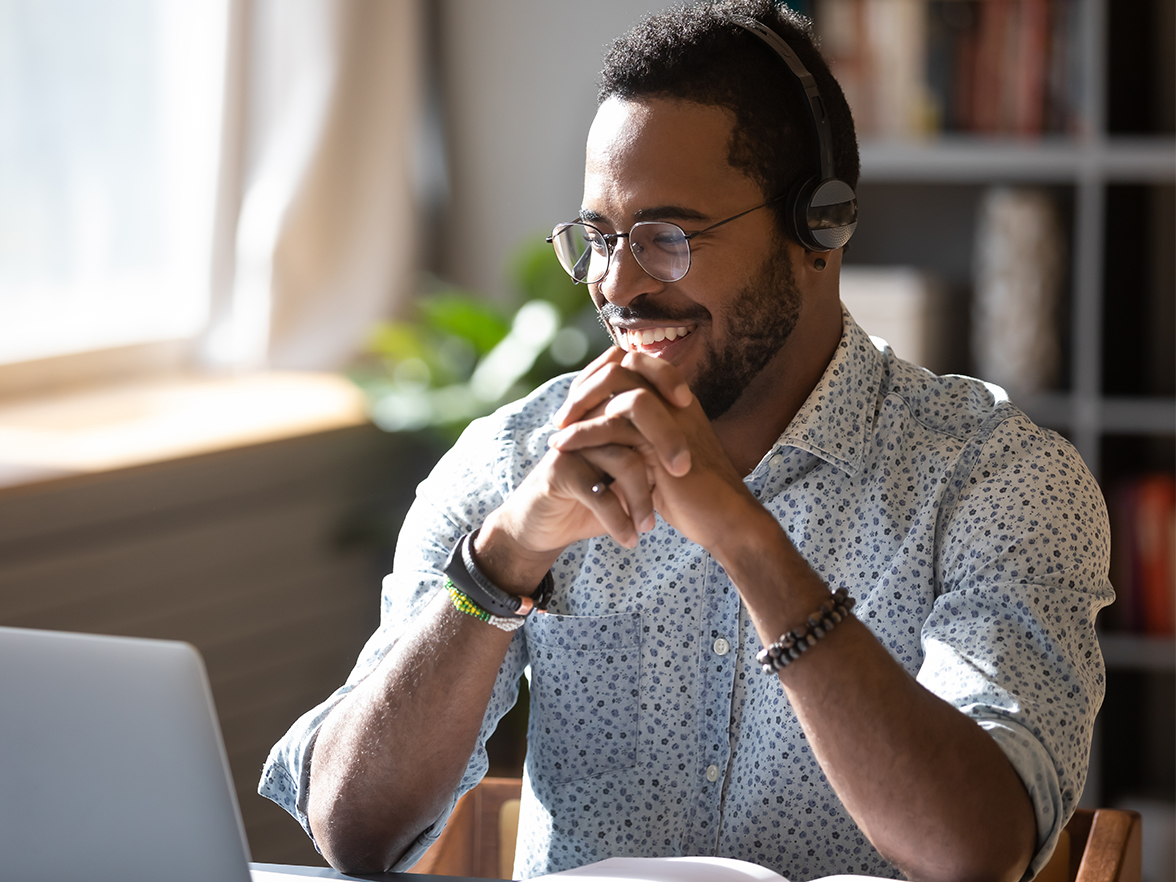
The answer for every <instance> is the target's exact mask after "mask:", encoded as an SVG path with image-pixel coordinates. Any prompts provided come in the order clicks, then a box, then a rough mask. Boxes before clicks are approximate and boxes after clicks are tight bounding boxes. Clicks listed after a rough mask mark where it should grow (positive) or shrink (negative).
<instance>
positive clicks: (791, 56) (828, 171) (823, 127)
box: [730, 15, 835, 181]
mask: <svg viewBox="0 0 1176 882" xmlns="http://www.w3.org/2000/svg"><path fill="white" fill-rule="evenodd" d="M730 19H731V21H732V22H733V23H734V24H737V25H739V26H740V27H741V28H743V29H745V30H748V31H751V33H753V34H755V35H756V36H757V37H759V38H760V39H761V40H763V41H764V42H765V43H767V44H768V45H769V46H771V47H772V49H774V50H775V51H776V54H777V55H779V56H780V57H781V58H782V59H784V63H785V64H787V65H788V69H789V70H791V71H792V73H793V74H795V75H796V78H797V79H798V80H800V85H801V87H802V88H803V89H804V94H805V96H806V97H807V98H808V107H809V113H810V114H811V115H812V118H813V126H814V127H815V128H816V130H817V146H818V148H819V152H820V161H821V180H822V181H823V180H826V179H828V178H832V177H835V175H834V174H833V132H832V130H831V129H830V128H829V115H828V114H827V113H826V112H825V102H824V101H822V100H821V93H820V91H819V90H818V89H817V80H816V78H815V77H814V76H813V75H812V74H811V73H809V70H808V68H807V67H805V66H804V64H803V63H802V62H801V60H800V58H798V57H797V55H796V53H795V52H793V51H792V47H791V46H789V45H788V44H787V43H785V42H784V38H783V37H781V36H780V35H779V34H777V33H776V32H775V31H773V30H772V29H771V28H769V27H768V26H767V25H765V24H763V23H762V22H759V21H756V20H755V19H754V18H750V17H748V16H746V15H732V16H731V17H730Z"/></svg>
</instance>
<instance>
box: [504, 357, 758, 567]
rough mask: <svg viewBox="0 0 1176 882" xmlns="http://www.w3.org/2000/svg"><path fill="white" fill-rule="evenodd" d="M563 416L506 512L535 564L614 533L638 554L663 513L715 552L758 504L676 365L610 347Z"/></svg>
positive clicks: (577, 384) (583, 376)
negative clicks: (746, 509)
mask: <svg viewBox="0 0 1176 882" xmlns="http://www.w3.org/2000/svg"><path fill="white" fill-rule="evenodd" d="M554 419H555V423H556V425H557V426H558V427H559V431H557V432H556V433H555V434H554V435H552V436H551V438H550V441H549V448H550V449H549V450H548V452H547V454H546V455H545V456H544V457H543V459H542V460H541V461H540V462H539V464H538V465H537V466H536V468H535V469H534V470H533V471H532V472H531V473H530V474H529V475H528V476H527V478H526V479H525V480H524V481H523V483H522V484H521V485H520V486H519V488H518V489H517V490H516V491H515V492H514V493H513V494H511V496H510V498H509V499H508V500H507V501H506V503H505V504H504V505H503V507H502V508H501V509H500V510H499V511H498V512H496V515H498V519H497V520H498V521H499V524H500V525H501V524H508V525H509V526H510V529H509V530H508V532H509V533H510V534H511V536H512V538H513V540H514V543H512V544H516V552H520V551H521V552H523V553H525V554H526V556H528V557H530V558H532V559H539V558H550V559H554V557H556V556H558V554H559V553H560V552H562V550H563V549H564V548H566V547H567V546H568V545H570V544H572V543H573V542H578V541H580V540H582V539H586V538H590V537H592V536H601V535H604V534H608V535H610V536H611V537H612V538H613V539H615V540H616V541H617V542H618V543H620V544H621V545H624V546H625V547H628V548H632V547H634V546H636V545H637V542H638V540H639V538H640V534H641V533H642V532H646V531H648V530H651V529H653V526H654V521H655V517H654V516H655V512H656V513H657V514H660V515H661V516H662V518H663V519H664V520H665V521H666V522H667V523H669V524H670V525H671V526H673V527H674V528H675V529H677V530H678V531H679V532H681V533H682V534H683V535H685V536H687V537H688V538H689V539H691V541H693V542H696V543H697V544H699V545H701V546H703V547H704V548H711V549H713V548H714V547H715V545H716V544H717V543H720V542H721V541H722V537H723V535H724V533H726V532H729V531H730V530H732V529H733V528H734V526H735V525H736V524H737V523H738V520H739V518H738V517H737V514H738V510H739V508H740V507H741V506H746V505H748V503H750V504H751V505H755V506H757V507H758V503H757V502H756V501H755V499H754V497H752V496H751V494H750V493H749V492H748V491H747V489H746V487H745V486H744V484H743V480H742V476H741V475H739V474H738V473H737V472H736V469H735V467H734V466H733V465H732V464H731V461H730V459H729V458H728V457H727V454H726V453H725V451H724V450H723V448H722V445H721V443H720V441H719V439H718V437H717V436H716V435H715V432H714V429H713V428H712V426H711V423H710V421H709V420H708V419H707V417H706V414H705V413H704V412H703V410H702V407H701V406H700V405H699V403H698V401H697V400H696V399H695V397H694V395H693V394H692V393H691V391H690V388H689V386H688V385H687V384H686V382H685V380H684V379H683V377H682V375H681V373H680V372H679V371H678V369H677V368H676V367H675V366H674V365H672V364H670V363H669V362H667V361H663V360H661V359H657V358H654V357H652V356H649V355H645V354H643V353H637V352H625V351H624V350H621V349H617V348H613V349H610V350H609V351H608V352H606V353H604V354H603V355H602V356H600V357H599V358H597V359H596V360H595V361H593V362H592V363H591V364H590V365H588V367H586V368H585V369H584V370H583V371H581V373H580V374H579V376H577V377H576V379H575V380H573V381H572V385H571V387H570V389H569V393H568V399H567V401H566V402H565V403H564V405H563V406H562V407H561V408H560V409H559V411H557V413H556V414H555V418H554ZM606 476H607V477H606ZM602 479H603V480H602ZM609 479H611V483H608V482H609ZM605 484H607V488H604V485H605ZM594 485H596V490H597V492H593V487H594ZM602 489H603V492H601V490H602Z"/></svg>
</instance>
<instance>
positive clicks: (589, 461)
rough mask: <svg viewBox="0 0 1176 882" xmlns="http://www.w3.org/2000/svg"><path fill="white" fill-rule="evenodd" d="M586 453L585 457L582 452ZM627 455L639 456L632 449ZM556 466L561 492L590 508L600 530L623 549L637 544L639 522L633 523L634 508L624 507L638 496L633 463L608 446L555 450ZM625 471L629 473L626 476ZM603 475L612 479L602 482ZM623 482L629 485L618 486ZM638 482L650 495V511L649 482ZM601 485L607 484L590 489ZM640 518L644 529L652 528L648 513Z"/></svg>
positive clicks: (639, 528)
mask: <svg viewBox="0 0 1176 882" xmlns="http://www.w3.org/2000/svg"><path fill="white" fill-rule="evenodd" d="M585 453H586V454H587V455H586V456H585V455H583V454H585ZM629 455H630V457H631V458H632V459H634V460H639V459H640V458H639V457H637V456H636V454H634V453H633V452H632V451H631V450H630V451H629ZM606 466H607V467H608V468H611V469H614V470H615V471H616V472H617V473H618V474H621V475H622V478H621V479H620V480H619V481H618V480H617V479H616V478H613V477H612V472H607V471H605V467H606ZM555 467H556V471H557V472H558V473H560V474H561V475H562V476H563V477H562V480H561V482H560V483H561V485H562V488H563V489H562V493H563V494H565V495H566V496H569V497H571V498H572V499H575V500H576V502H578V503H579V504H581V505H583V506H584V507H585V508H587V509H588V510H589V511H591V512H592V516H593V517H594V518H595V519H596V521H597V523H598V524H599V525H600V527H601V529H602V530H603V532H606V533H608V535H609V536H611V537H612V538H613V539H614V540H616V541H617V542H618V543H619V544H621V545H623V546H625V547H626V548H633V547H634V546H636V544H637V542H638V541H639V540H640V534H641V526H639V525H638V523H639V522H635V520H634V518H633V517H632V515H631V511H633V509H629V508H628V507H627V506H629V505H630V504H631V503H630V501H629V500H630V499H636V498H637V497H639V495H640V490H636V492H635V489H634V488H635V487H637V486H639V484H637V483H636V482H635V481H634V476H633V475H632V474H631V472H632V465H631V464H627V463H625V462H624V461H623V456H622V455H621V454H620V453H619V452H616V451H612V452H610V451H609V450H608V449H607V448H597V449H594V450H591V451H584V452H576V453H558V452H557V454H556V460H555ZM626 473H629V474H628V476H627V477H626V476H625V475H626ZM604 475H608V476H609V478H611V479H612V480H611V481H608V482H606V481H604V480H603V476H604ZM623 483H624V484H628V485H629V489H628V490H626V489H625V488H623V487H622V486H621V485H622V484H623ZM641 483H644V484H645V493H646V494H647V495H649V496H650V499H649V502H648V503H647V506H648V509H649V511H650V513H651V512H652V508H653V499H652V495H651V493H650V490H649V487H648V481H643V482H641ZM602 484H607V486H605V487H604V488H603V490H597V491H596V492H594V491H593V488H594V487H599V485H602ZM614 488H615V489H614ZM637 504H639V503H637ZM639 517H640V518H641V522H640V523H641V525H642V526H644V525H645V524H648V525H649V526H648V527H647V529H651V528H652V526H653V524H652V518H651V517H650V515H649V514H646V513H645V512H644V510H642V513H641V514H640V515H639Z"/></svg>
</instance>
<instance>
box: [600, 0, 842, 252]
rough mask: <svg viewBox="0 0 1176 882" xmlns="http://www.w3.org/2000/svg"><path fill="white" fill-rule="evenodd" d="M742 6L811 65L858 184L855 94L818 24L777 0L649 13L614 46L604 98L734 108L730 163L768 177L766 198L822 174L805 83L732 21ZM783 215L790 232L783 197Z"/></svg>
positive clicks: (719, 1)
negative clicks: (838, 71) (834, 68)
mask: <svg viewBox="0 0 1176 882" xmlns="http://www.w3.org/2000/svg"><path fill="white" fill-rule="evenodd" d="M732 14H739V15H746V16H750V17H751V18H754V19H757V20H758V21H760V22H761V23H763V24H766V25H767V26H768V27H770V28H771V29H772V30H774V31H775V32H776V33H777V34H779V35H780V37H781V38H783V39H784V41H785V42H787V43H788V45H789V46H791V47H792V50H793V51H794V52H795V53H796V54H797V56H799V58H800V60H801V61H802V62H803V63H804V66H805V67H807V68H808V69H809V72H810V73H811V74H812V75H813V77H814V78H815V79H816V81H817V88H818V89H820V92H821V99H822V101H823V102H824V104H825V107H826V110H827V112H828V114H829V124H830V128H831V130H832V134H833V167H834V171H835V174H836V176H837V177H838V178H840V179H841V180H843V181H845V182H846V183H847V184H849V185H850V186H851V187H856V186H857V180H858V174H859V171H860V163H859V159H858V147H857V137H856V135H855V134H854V127H853V116H852V114H851V113H850V110H849V105H848V104H847V103H846V100H845V95H844V94H843V93H842V91H841V86H839V85H838V83H837V80H836V79H834V77H833V74H832V73H831V72H830V70H829V66H828V65H827V64H826V63H825V60H824V59H823V58H822V57H821V53H820V52H819V51H818V49H817V47H816V44H815V41H814V37H813V30H812V23H811V22H810V21H809V20H808V19H807V18H805V17H804V16H802V15H800V14H799V13H797V12H794V11H793V10H791V9H789V8H788V7H786V6H784V5H782V4H778V3H776V2H774V0H715V2H702V3H696V4H691V5H680V6H675V7H671V8H669V9H666V10H663V11H662V12H659V13H656V14H654V15H651V16H648V17H646V18H645V19H644V20H642V21H641V22H640V23H639V24H638V25H637V26H636V27H634V28H633V29H632V30H631V31H629V32H628V33H627V34H624V35H623V36H621V37H618V38H617V39H616V40H615V41H613V44H612V46H611V47H610V48H609V50H608V52H607V53H606V54H605V57H604V69H603V70H602V71H601V79H600V89H599V92H598V93H597V101H598V103H603V102H604V101H606V100H607V99H609V98H613V97H616V98H621V99H625V100H635V99H640V98H672V99H675V100H684V101H693V102H696V103H698V104H703V105H707V106H714V107H722V108H725V109H727V110H729V111H731V112H732V113H733V114H734V116H735V127H734V131H733V132H732V136H731V145H730V152H729V153H728V161H729V162H730V163H731V166H732V167H733V168H736V169H739V170H740V171H741V172H743V173H744V174H746V175H747V176H748V177H750V178H751V179H752V180H753V181H755V182H756V183H757V184H759V186H760V188H761V189H762V190H763V192H764V197H765V198H766V199H768V198H773V197H776V196H780V195H783V194H785V193H788V192H789V191H790V190H791V189H792V187H793V186H794V185H795V184H796V183H797V182H798V181H800V180H802V179H804V178H808V177H813V176H816V175H818V174H819V172H820V160H819V158H818V150H817V136H816V133H815V131H814V129H813V123H812V116H811V114H810V112H809V109H808V102H807V100H806V99H805V96H804V90H803V89H801V87H800V85H799V83H798V81H797V80H796V77H795V76H793V74H792V73H791V72H790V71H789V70H788V69H787V67H786V66H785V64H784V61H783V60H782V59H781V58H780V57H779V56H778V55H776V53H775V52H774V51H772V49H771V48H770V47H768V46H767V45H765V44H764V43H763V42H762V41H761V40H760V39H759V38H758V37H756V36H755V35H753V34H751V33H749V32H747V31H746V30H744V29H743V28H742V27H740V26H738V25H736V24H733V23H732V22H731V21H730V16H731V15H732ZM776 219H777V223H778V224H779V227H780V229H781V230H785V231H786V230H788V221H787V217H786V208H785V206H784V204H783V203H778V204H777V206H776Z"/></svg>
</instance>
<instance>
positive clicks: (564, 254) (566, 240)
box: [547, 196, 782, 285]
mask: <svg viewBox="0 0 1176 882" xmlns="http://www.w3.org/2000/svg"><path fill="white" fill-rule="evenodd" d="M781 198H782V197H780V196H777V197H776V198H775V199H769V200H768V201H767V202H764V203H762V204H760V205H757V206H756V207H755V208H749V209H747V211H741V212H739V214H736V215H734V216H732V217H729V218H727V219H726V220H721V221H719V222H718V223H714V224H711V225H710V226H709V227H707V228H706V229H703V230H695V231H694V232H693V233H687V232H686V231H685V230H683V229H682V228H681V227H680V226H678V225H677V224H670V223H665V222H663V221H640V222H639V223H635V224H633V226H632V227H630V228H629V232H627V233H604V232H601V231H600V230H598V229H597V228H596V227H594V226H592V224H587V223H584V222H583V221H573V222H571V223H567V224H559V225H558V226H557V227H556V228H555V229H554V230H552V231H551V235H550V236H548V237H547V241H548V242H550V243H551V244H552V246H553V247H554V248H555V253H556V256H557V257H559V262H560V265H561V266H563V268H564V269H565V270H566V271H567V274H568V275H569V276H571V277H572V279H573V281H576V282H584V283H585V284H589V285H591V284H594V283H595V282H599V281H600V280H601V279H603V278H604V277H605V275H607V274H608V265H609V260H610V258H611V257H612V253H613V251H614V250H615V249H616V247H617V240H618V239H628V240H629V250H630V251H631V252H632V254H633V257H634V259H636V261H637V264H638V265H639V266H640V267H641V268H642V269H643V270H645V272H647V273H649V275H650V276H652V277H653V278H655V279H657V280H658V281H659V282H676V281H678V280H679V279H681V278H682V277H683V276H685V275H686V273H687V271H689V269H690V240H691V239H693V238H694V237H695V236H701V235H702V234H703V233H709V232H710V231H711V230H713V229H715V228H717V227H721V226H722V225H723V224H729V223H731V221H733V220H738V219H739V218H741V217H743V216H744V215H746V214H751V213H752V212H753V211H758V210H759V209H761V208H764V207H766V206H768V205H771V204H772V203H773V202H777V201H779V200H780V199H781Z"/></svg>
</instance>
